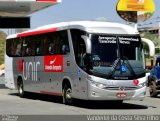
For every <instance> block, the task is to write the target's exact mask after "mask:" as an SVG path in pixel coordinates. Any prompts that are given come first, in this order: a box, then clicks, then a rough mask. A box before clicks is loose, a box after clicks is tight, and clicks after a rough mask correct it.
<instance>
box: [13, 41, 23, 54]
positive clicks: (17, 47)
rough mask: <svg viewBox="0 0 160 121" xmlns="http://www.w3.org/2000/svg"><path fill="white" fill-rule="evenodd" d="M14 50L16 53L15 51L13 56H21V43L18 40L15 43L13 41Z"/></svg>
mask: <svg viewBox="0 0 160 121" xmlns="http://www.w3.org/2000/svg"><path fill="white" fill-rule="evenodd" d="M15 48H16V51H15V54H14V55H15V56H21V55H22V45H21V41H20V39H19V40H17V41H16V39H15Z"/></svg>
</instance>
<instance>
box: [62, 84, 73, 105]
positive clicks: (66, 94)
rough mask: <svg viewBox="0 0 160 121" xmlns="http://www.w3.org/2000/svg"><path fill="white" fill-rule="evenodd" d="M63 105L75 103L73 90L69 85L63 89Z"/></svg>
mask: <svg viewBox="0 0 160 121" xmlns="http://www.w3.org/2000/svg"><path fill="white" fill-rule="evenodd" d="M63 103H64V104H66V105H71V104H72V103H73V98H72V89H71V87H70V86H68V85H67V84H66V85H65V86H64V89H63Z"/></svg>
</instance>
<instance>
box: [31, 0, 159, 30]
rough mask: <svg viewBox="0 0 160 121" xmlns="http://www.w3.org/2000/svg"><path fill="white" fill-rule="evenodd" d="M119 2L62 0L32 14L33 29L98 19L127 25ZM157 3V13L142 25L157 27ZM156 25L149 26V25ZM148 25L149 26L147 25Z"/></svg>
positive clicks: (109, 0) (157, 2)
mask: <svg viewBox="0 0 160 121" xmlns="http://www.w3.org/2000/svg"><path fill="white" fill-rule="evenodd" d="M118 1H119V0H62V2H61V3H60V4H58V5H55V6H52V7H49V8H46V9H44V10H41V11H38V12H36V13H33V14H31V15H30V16H31V28H36V27H38V26H43V25H46V24H53V23H57V22H64V21H74V20H76V21H77V20H95V19H97V18H106V19H107V20H108V21H114V22H119V23H125V21H124V20H122V19H121V18H120V17H119V16H118V14H117V12H116V4H117V3H118ZM153 1H154V2H155V7H156V10H155V13H154V15H153V16H152V17H151V18H150V19H149V20H148V21H146V22H143V23H141V24H143V25H145V26H157V25H158V23H157V21H160V18H159V19H157V17H158V16H160V0H153ZM150 22H152V23H154V24H148V23H150ZM146 24H147V25H146Z"/></svg>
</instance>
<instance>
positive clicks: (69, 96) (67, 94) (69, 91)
mask: <svg viewBox="0 0 160 121" xmlns="http://www.w3.org/2000/svg"><path fill="white" fill-rule="evenodd" d="M71 94H72V91H71V89H67V90H66V99H67V100H71V99H72V96H71Z"/></svg>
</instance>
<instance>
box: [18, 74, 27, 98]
mask: <svg viewBox="0 0 160 121" xmlns="http://www.w3.org/2000/svg"><path fill="white" fill-rule="evenodd" d="M17 89H18V95H19V96H20V97H21V98H23V97H24V95H25V93H24V86H23V79H22V77H21V76H19V77H18V78H17Z"/></svg>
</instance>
